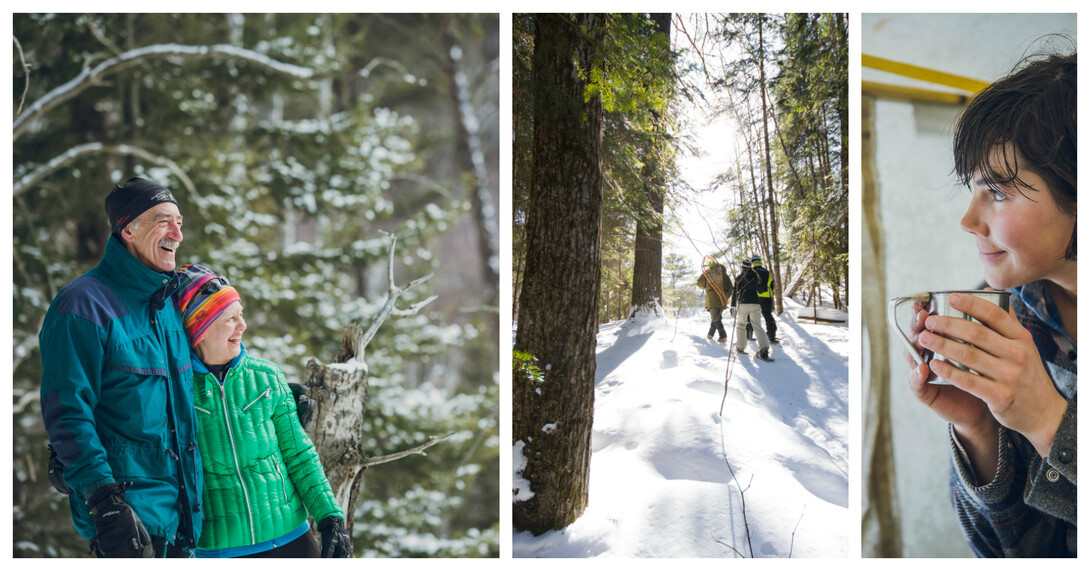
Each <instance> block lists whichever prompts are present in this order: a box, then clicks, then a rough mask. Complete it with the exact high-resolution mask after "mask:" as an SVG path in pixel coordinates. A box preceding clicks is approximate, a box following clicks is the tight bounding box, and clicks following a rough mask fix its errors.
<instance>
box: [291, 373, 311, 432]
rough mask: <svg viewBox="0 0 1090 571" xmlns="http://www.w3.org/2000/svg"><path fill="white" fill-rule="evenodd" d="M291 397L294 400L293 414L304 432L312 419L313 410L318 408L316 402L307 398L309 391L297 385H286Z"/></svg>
mask: <svg viewBox="0 0 1090 571" xmlns="http://www.w3.org/2000/svg"><path fill="white" fill-rule="evenodd" d="M288 388H289V389H291V396H292V397H294V398H295V414H296V415H297V416H298V417H299V424H300V425H301V426H302V427H303V430H306V429H307V427H308V426H309V425H310V421H311V420H313V419H314V409H316V408H318V402H317V401H315V400H314V399H312V398H310V397H308V396H307V391H308V390H310V389H309V388H307V387H306V386H304V385H301V384H299V383H288Z"/></svg>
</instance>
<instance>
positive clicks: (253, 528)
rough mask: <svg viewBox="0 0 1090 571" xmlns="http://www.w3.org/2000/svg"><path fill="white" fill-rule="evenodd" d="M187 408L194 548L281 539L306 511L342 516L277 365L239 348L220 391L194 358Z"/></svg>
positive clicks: (320, 516) (317, 517) (316, 517)
mask: <svg viewBox="0 0 1090 571" xmlns="http://www.w3.org/2000/svg"><path fill="white" fill-rule="evenodd" d="M193 404H194V406H195V408H196V409H197V445H198V446H199V447H200V451H201V458H202V459H203V460H204V513H203V516H204V531H203V533H202V534H201V538H200V542H199V543H198V544H197V547H198V549H200V550H212V549H217V550H218V549H228V548H235V547H240V546H249V545H256V544H261V543H264V542H269V541H271V540H274V539H277V538H281V537H283V536H285V535H286V534H288V533H290V532H292V531H293V530H295V529H296V528H298V527H299V526H300V525H301V524H302V523H303V522H305V521H306V518H307V511H308V510H309V511H310V515H311V516H313V517H314V521H316V522H319V521H322V519H324V518H325V517H327V516H330V515H336V516H338V517H342V518H343V517H344V513H343V512H342V511H341V508H340V506H339V505H338V504H337V500H336V498H335V496H334V495H333V491H332V490H331V489H330V487H329V481H328V480H326V476H325V472H323V470H322V463H321V460H320V459H319V458H318V453H317V451H315V450H314V445H313V444H312V443H311V441H310V438H309V437H308V436H307V434H306V432H304V431H303V428H302V426H300V424H299V420H298V418H297V417H296V413H295V400H294V399H293V398H292V394H291V390H290V389H289V388H288V386H287V383H286V382H285V380H284V372H283V371H281V370H280V367H278V366H276V365H275V364H273V363H270V362H268V361H264V360H262V359H257V358H255V357H251V356H250V355H248V354H247V353H246V352H245V349H244V350H243V352H242V354H241V355H239V356H238V357H237V358H236V359H235V361H234V362H233V363H232V366H231V368H230V370H228V372H227V376H226V377H225V379H224V382H223V385H222V386H221V385H220V383H219V381H218V380H217V379H216V378H215V376H213V375H212V374H211V373H209V372H208V369H207V367H205V366H204V364H203V363H201V362H200V361H199V360H198V359H196V357H194V359H193ZM199 554H200V553H199V552H198V555H199Z"/></svg>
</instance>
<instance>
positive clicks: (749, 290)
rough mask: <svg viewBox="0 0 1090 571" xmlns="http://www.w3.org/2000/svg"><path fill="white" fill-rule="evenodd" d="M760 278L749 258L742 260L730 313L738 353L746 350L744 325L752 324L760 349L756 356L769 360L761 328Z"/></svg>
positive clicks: (735, 281) (766, 344)
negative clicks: (732, 319)
mask: <svg viewBox="0 0 1090 571" xmlns="http://www.w3.org/2000/svg"><path fill="white" fill-rule="evenodd" d="M761 286H762V283H761V278H760V276H759V275H757V272H755V271H753V267H752V263H751V259H750V258H748V257H747V258H745V259H743V260H742V271H741V272H739V274H738V277H736V278H735V279H734V296H732V297H731V302H730V305H731V310H730V312H731V315H733V316H735V318H736V322H735V330H734V336H735V341H734V348H735V350H737V351H738V352H739V353H745V352H746V325H747V324H752V325H753V329H754V330H755V331H756V333H757V344H758V346H759V348H760V351H759V352H758V353H757V357H758V358H760V359H764V360H766V361H767V360H769V359H770V357H769V355H768V347H769V344H768V337H766V336H765V331H764V329H761V325H760V319H761V317H760V316H761V297H760V290H761Z"/></svg>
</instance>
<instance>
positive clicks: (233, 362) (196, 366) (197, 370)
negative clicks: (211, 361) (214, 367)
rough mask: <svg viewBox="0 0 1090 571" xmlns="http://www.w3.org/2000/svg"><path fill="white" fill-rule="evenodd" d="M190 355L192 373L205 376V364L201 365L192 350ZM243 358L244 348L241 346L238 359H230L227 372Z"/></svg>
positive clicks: (206, 369)
mask: <svg viewBox="0 0 1090 571" xmlns="http://www.w3.org/2000/svg"><path fill="white" fill-rule="evenodd" d="M190 354H191V355H192V362H193V372H194V373H200V374H202V375H207V374H208V372H209V371H208V367H207V366H205V364H204V363H202V362H201V360H200V359H199V358H197V352H196V351H193V350H190ZM245 356H246V346H245V345H242V351H239V353H238V357H235V358H234V359H231V362H230V363H228V364H227V370H228V371H229V370H231V369H234V368H235V366H237V365H238V364H239V362H240V361H242V358H243V357H245Z"/></svg>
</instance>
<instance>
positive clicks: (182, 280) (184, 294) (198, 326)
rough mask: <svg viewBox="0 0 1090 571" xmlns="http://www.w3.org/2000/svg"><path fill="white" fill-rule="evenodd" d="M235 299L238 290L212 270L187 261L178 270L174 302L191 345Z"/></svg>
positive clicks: (237, 299) (197, 341)
mask: <svg viewBox="0 0 1090 571" xmlns="http://www.w3.org/2000/svg"><path fill="white" fill-rule="evenodd" d="M236 301H238V302H241V301H242V299H241V298H240V297H239V295H238V291H237V290H235V288H233V287H231V285H230V284H229V283H227V279H226V278H224V277H221V276H217V275H216V274H215V272H213V271H212V270H209V269H208V268H206V267H204V266H201V265H199V264H189V265H187V266H183V267H182V269H180V270H178V289H177V291H175V292H174V304H175V305H177V306H178V311H179V312H181V314H182V326H183V327H185V334H186V336H187V337H189V346H190V347H191V348H192V347H196V346H197V344H198V343H200V342H201V339H203V338H204V334H205V332H207V331H208V327H209V326H210V325H212V322H213V321H215V320H216V318H217V317H219V316H220V314H221V313H223V311H224V310H225V309H227V306H229V305H231V304H232V303H234V302H236Z"/></svg>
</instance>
